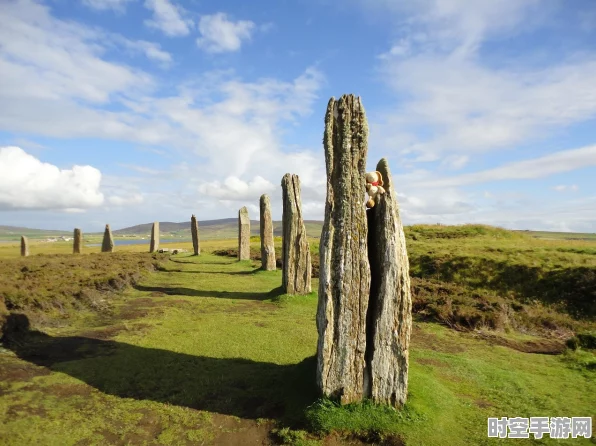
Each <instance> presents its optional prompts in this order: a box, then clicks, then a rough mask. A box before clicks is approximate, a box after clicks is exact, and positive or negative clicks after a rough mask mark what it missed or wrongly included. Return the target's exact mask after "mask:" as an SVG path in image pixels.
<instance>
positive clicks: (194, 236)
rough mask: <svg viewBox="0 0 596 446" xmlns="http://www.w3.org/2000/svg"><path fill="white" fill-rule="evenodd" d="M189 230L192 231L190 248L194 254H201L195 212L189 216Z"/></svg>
mask: <svg viewBox="0 0 596 446" xmlns="http://www.w3.org/2000/svg"><path fill="white" fill-rule="evenodd" d="M190 232H191V233H192V248H193V250H194V254H195V255H196V256H198V255H199V254H201V245H200V244H199V222H198V221H197V217H195V214H192V217H191V218H190Z"/></svg>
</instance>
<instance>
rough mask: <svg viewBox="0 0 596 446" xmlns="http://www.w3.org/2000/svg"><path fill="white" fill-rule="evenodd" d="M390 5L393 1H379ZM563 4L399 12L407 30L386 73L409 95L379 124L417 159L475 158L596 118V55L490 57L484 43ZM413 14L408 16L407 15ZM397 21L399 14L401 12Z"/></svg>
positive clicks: (514, 0)
mask: <svg viewBox="0 0 596 446" xmlns="http://www.w3.org/2000/svg"><path fill="white" fill-rule="evenodd" d="M373 4H376V5H377V6H383V7H385V8H388V7H390V8H391V6H390V4H392V2H388V1H377V2H373ZM554 5H555V3H554V2H538V1H537V0H504V1H499V2H490V1H488V2H468V1H465V0H425V1H422V2H415V3H412V4H407V5H404V4H403V3H399V2H397V3H394V4H393V6H392V8H394V9H395V11H396V12H397V13H399V14H401V15H399V17H402V21H401V26H400V29H401V31H402V33H401V34H400V36H399V37H397V39H396V43H395V44H394V45H393V47H392V48H391V49H390V50H389V51H388V52H387V53H385V54H383V55H381V61H380V67H379V68H380V72H381V74H382V75H383V77H384V79H385V80H386V82H387V84H388V85H389V86H390V88H391V89H392V90H393V91H394V92H395V93H397V94H398V95H399V102H397V103H396V105H395V106H394V107H393V109H392V110H384V112H383V116H382V117H381V120H383V121H384V125H381V126H378V129H379V130H380V132H381V133H382V135H381V136H379V137H378V138H379V141H380V142H381V143H382V144H383V146H384V147H387V148H389V147H392V148H393V147H396V144H400V145H401V147H402V148H404V150H403V153H404V154H410V156H414V157H415V160H416V161H419V162H422V161H434V160H438V159H441V158H444V157H449V156H452V155H459V156H462V155H472V154H475V153H481V152H487V151H492V150H496V149H501V148H511V147H515V146H516V145H518V144H522V143H526V142H528V141H532V140H539V139H541V138H543V137H544V136H546V135H549V134H552V133H553V132H556V131H557V130H558V129H561V128H564V127H566V126H569V125H572V124H575V123H579V122H584V121H587V120H589V119H592V118H594V117H595V116H596V89H595V88H594V78H596V54H594V53H593V52H592V53H591V52H584V53H582V54H573V51H569V52H568V56H567V57H566V58H564V59H561V58H558V59H557V60H556V62H555V61H551V62H549V63H548V64H544V61H543V62H542V63H541V64H540V67H539V68H537V65H534V66H532V61H531V58H527V59H525V60H519V59H516V60H513V61H511V63H509V62H510V61H508V60H507V59H503V58H501V59H500V63H499V64H498V65H497V64H495V63H494V61H491V63H490V64H488V63H487V62H486V60H487V58H486V57H484V56H485V54H484V52H483V51H484V47H483V45H484V44H485V43H487V42H489V41H490V42H491V43H494V42H496V41H499V40H500V39H503V40H504V39H507V38H509V37H511V36H512V35H514V34H517V33H522V32H528V31H530V30H533V29H536V28H537V27H539V26H544V22H546V20H545V19H544V18H545V16H546V15H547V14H552V13H553V7H554ZM404 13H406V18H403V14H404ZM396 17H397V16H396Z"/></svg>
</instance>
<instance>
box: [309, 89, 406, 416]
mask: <svg viewBox="0 0 596 446" xmlns="http://www.w3.org/2000/svg"><path fill="white" fill-rule="evenodd" d="M367 138H368V127H367V123H366V116H365V113H364V109H363V107H362V103H361V101H360V99H359V98H356V97H354V96H352V95H349V96H342V97H341V98H340V100H339V101H336V100H335V99H333V98H332V99H331V101H330V102H329V105H328V107H327V114H326V116H325V136H324V147H325V160H326V165H327V201H326V206H325V222H324V226H323V232H322V234H321V243H320V247H319V252H320V270H319V305H318V308H317V329H318V332H319V342H318V346H317V384H318V385H319V388H320V390H321V393H323V394H324V395H325V396H328V397H331V398H337V399H339V400H340V401H341V402H342V403H350V402H354V401H360V400H362V399H364V398H370V399H372V400H373V401H375V402H377V403H383V404H390V405H392V406H394V407H399V406H401V405H402V404H403V403H405V401H406V397H407V389H408V349H409V343H410V332H411V329H412V314H411V311H412V298H411V294H410V277H409V263H408V255H407V251H406V241H405V237H404V231H403V226H402V223H401V219H400V216H399V208H398V204H397V197H396V193H395V188H394V186H393V180H392V178H391V172H390V170H389V166H388V164H387V160H385V159H382V160H381V161H380V162H379V163H378V164H377V167H376V169H377V171H378V172H379V173H380V175H381V177H382V180H383V184H382V186H383V188H384V189H385V193H383V194H378V195H375V196H374V202H375V203H374V204H375V205H374V207H372V208H371V209H369V210H365V209H366V207H365V205H364V191H365V172H364V169H365V166H366V155H367Z"/></svg>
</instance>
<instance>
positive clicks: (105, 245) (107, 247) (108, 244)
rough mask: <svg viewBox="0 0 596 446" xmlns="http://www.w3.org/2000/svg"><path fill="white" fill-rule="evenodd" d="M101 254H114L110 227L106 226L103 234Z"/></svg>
mask: <svg viewBox="0 0 596 446" xmlns="http://www.w3.org/2000/svg"><path fill="white" fill-rule="evenodd" d="M101 252H114V237H113V236H112V230H111V229H110V225H106V229H105V231H104V233H103V242H102V243H101Z"/></svg>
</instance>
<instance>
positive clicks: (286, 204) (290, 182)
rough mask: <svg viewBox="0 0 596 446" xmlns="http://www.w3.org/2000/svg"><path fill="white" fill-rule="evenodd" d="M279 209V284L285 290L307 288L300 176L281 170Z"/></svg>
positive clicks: (307, 260) (308, 270)
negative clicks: (280, 248)
mask: <svg viewBox="0 0 596 446" xmlns="http://www.w3.org/2000/svg"><path fill="white" fill-rule="evenodd" d="M281 188H282V198H283V211H282V212H283V213H282V254H281V258H282V260H281V263H282V275H281V277H282V284H281V285H282V288H283V289H284V291H285V292H286V293H287V294H308V293H310V292H311V283H310V282H311V269H312V267H311V260H310V246H309V244H308V239H307V238H306V227H305V226H304V220H303V219H302V201H301V200H300V178H298V175H291V174H289V173H287V174H285V175H284V177H283V178H282V180H281Z"/></svg>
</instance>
